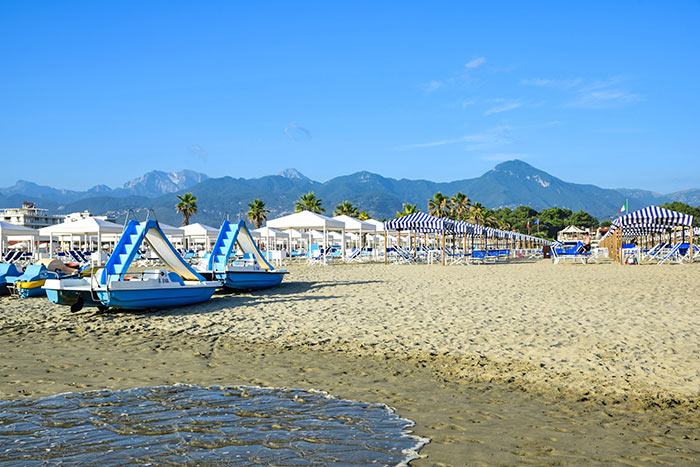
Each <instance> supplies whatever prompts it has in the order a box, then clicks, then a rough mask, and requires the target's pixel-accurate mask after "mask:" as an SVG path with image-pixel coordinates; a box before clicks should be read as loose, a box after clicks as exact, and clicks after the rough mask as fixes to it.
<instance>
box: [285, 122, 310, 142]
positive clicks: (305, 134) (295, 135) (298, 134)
mask: <svg viewBox="0 0 700 467" xmlns="http://www.w3.org/2000/svg"><path fill="white" fill-rule="evenodd" d="M284 134H286V135H287V136H288V137H289V139H291V140H299V139H311V132H310V131H309V130H307V129H306V128H304V127H303V126H299V124H298V123H297V122H289V123H288V124H287V126H285V127H284Z"/></svg>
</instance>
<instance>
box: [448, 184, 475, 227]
mask: <svg viewBox="0 0 700 467" xmlns="http://www.w3.org/2000/svg"><path fill="white" fill-rule="evenodd" d="M471 204H472V200H470V199H469V197H468V196H467V195H465V194H464V193H462V192H461V191H458V192H457V194H456V195H454V196H453V197H452V209H451V212H450V214H452V218H453V219H454V220H458V221H463V220H464V219H465V218H466V217H467V215H468V213H469V206H471Z"/></svg>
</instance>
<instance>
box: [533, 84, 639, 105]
mask: <svg viewBox="0 0 700 467" xmlns="http://www.w3.org/2000/svg"><path fill="white" fill-rule="evenodd" d="M623 81H624V79H623V78H622V77H619V76H616V77H612V78H609V79H607V80H598V81H593V82H589V83H586V82H585V80H583V79H582V78H572V79H550V78H533V79H525V80H522V81H520V84H522V85H525V86H537V87H549V88H554V89H560V90H563V91H566V92H567V93H570V97H569V99H568V101H567V102H566V103H565V104H564V106H566V107H578V108H588V109H595V108H606V107H612V106H615V105H622V104H626V103H629V102H634V101H638V100H640V99H641V96H640V95H638V94H634V93H632V92H629V91H627V90H626V89H623V88H622V87H621V84H622V82H623Z"/></svg>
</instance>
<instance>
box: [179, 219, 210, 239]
mask: <svg viewBox="0 0 700 467" xmlns="http://www.w3.org/2000/svg"><path fill="white" fill-rule="evenodd" d="M180 229H181V230H183V231H184V232H185V237H214V238H216V236H217V235H219V229H217V228H215V227H212V226H210V225H205V224H200V223H199V222H197V223H195V224H189V225H185V226H183V227H180Z"/></svg>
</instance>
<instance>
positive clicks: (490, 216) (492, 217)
mask: <svg viewBox="0 0 700 467" xmlns="http://www.w3.org/2000/svg"><path fill="white" fill-rule="evenodd" d="M484 225H485V226H486V227H496V228H498V226H499V225H500V222H499V221H498V217H496V213H495V212H493V210H491V209H484Z"/></svg>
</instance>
